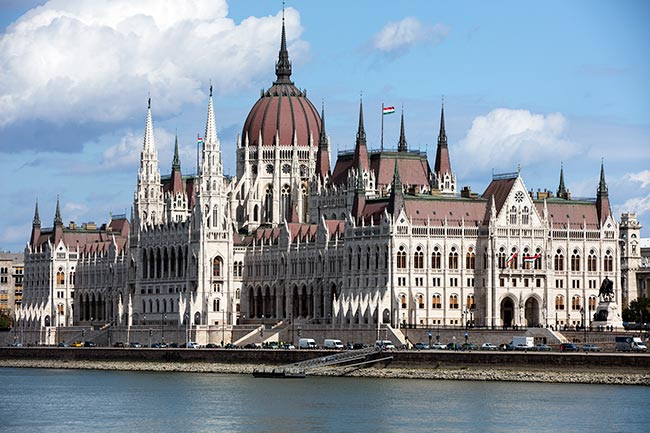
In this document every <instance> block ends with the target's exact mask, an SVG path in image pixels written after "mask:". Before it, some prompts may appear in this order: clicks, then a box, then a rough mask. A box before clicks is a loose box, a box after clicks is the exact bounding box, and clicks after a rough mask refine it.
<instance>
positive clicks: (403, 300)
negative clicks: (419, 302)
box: [400, 295, 406, 308]
mask: <svg viewBox="0 0 650 433" xmlns="http://www.w3.org/2000/svg"><path fill="white" fill-rule="evenodd" d="M400 301H401V302H402V308H406V295H401V296H400Z"/></svg>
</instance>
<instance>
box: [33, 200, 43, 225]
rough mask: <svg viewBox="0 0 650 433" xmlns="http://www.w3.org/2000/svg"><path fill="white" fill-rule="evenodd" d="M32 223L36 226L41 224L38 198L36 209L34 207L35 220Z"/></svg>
mask: <svg viewBox="0 0 650 433" xmlns="http://www.w3.org/2000/svg"><path fill="white" fill-rule="evenodd" d="M32 224H33V225H34V226H39V227H40V226H41V217H40V216H39V215H38V200H36V209H34V221H33V222H32Z"/></svg>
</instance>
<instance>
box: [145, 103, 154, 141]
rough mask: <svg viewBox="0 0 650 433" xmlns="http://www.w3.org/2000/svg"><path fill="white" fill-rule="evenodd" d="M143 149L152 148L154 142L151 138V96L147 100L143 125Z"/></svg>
mask: <svg viewBox="0 0 650 433" xmlns="http://www.w3.org/2000/svg"><path fill="white" fill-rule="evenodd" d="M143 148H144V150H154V149H155V148H156V144H155V143H154V139H153V122H152V120H151V98H149V100H148V101H147V121H146V124H145V126H144V143H143Z"/></svg>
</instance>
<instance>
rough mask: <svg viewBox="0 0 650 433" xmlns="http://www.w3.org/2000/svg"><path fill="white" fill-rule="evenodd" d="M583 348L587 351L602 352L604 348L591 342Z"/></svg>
mask: <svg viewBox="0 0 650 433" xmlns="http://www.w3.org/2000/svg"><path fill="white" fill-rule="evenodd" d="M582 350H584V351H585V352H602V349H601V348H600V346H598V345H597V344H591V343H588V344H584V345H583V346H582Z"/></svg>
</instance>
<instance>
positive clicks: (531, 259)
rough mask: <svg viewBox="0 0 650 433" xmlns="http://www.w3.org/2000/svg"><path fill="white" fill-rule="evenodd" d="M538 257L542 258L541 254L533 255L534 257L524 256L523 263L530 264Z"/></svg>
mask: <svg viewBox="0 0 650 433" xmlns="http://www.w3.org/2000/svg"><path fill="white" fill-rule="evenodd" d="M540 257H542V255H541V254H535V255H534V256H524V262H526V263H532V262H534V261H535V260H537V259H539V258H540Z"/></svg>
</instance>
